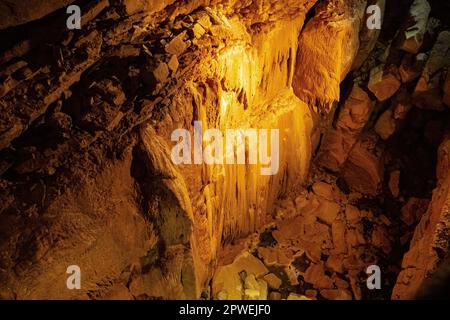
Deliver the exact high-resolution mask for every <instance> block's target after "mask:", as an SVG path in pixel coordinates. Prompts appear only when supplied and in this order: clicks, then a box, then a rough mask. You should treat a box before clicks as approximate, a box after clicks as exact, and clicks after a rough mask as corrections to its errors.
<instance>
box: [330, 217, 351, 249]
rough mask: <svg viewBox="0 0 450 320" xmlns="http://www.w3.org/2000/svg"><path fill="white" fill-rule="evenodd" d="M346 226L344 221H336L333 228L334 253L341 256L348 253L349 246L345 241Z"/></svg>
mask: <svg viewBox="0 0 450 320" xmlns="http://www.w3.org/2000/svg"><path fill="white" fill-rule="evenodd" d="M345 229H346V225H345V222H344V221H341V220H335V221H334V222H333V224H332V226H331V234H332V239H333V245H334V249H333V252H335V253H337V254H340V253H346V252H347V244H346V241H345Z"/></svg>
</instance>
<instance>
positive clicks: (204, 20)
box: [197, 13, 212, 30]
mask: <svg viewBox="0 0 450 320" xmlns="http://www.w3.org/2000/svg"><path fill="white" fill-rule="evenodd" d="M197 22H198V23H199V24H200V25H201V26H202V27H203V28H204V29H205V30H209V29H210V28H211V27H212V23H211V18H210V17H209V15H207V14H205V13H204V14H202V15H201V16H200V18H199V19H198V20H197Z"/></svg>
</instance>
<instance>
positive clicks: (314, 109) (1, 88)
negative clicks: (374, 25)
mask: <svg viewBox="0 0 450 320" xmlns="http://www.w3.org/2000/svg"><path fill="white" fill-rule="evenodd" d="M34 2H35V3H41V2H42V1H38V0H35V1H34ZM69 2H70V1H63V0H61V1H46V2H45V5H44V4H43V5H41V6H38V7H39V10H36V11H33V12H31V11H29V10H28V9H29V8H28V7H27V8H24V7H22V5H23V4H20V3H17V4H16V3H14V4H10V2H9V1H3V0H0V8H5V6H6V10H5V11H4V10H0V12H1V14H4V12H8V10H9V11H14V14H13V15H8V18H5V19H0V20H1V21H2V22H0V35H2V36H3V34H5V35H8V36H11V35H16V34H17V35H18V36H19V37H18V38H17V39H11V41H10V40H8V41H7V42H5V43H3V44H2V47H1V48H0V65H1V70H0V111H1V112H0V186H1V188H0V233H1V237H0V298H6V299H15V298H17V299H30V298H50V299H53V298H55V299H56V298H65V299H72V298H78V299H116V298H125V299H152V298H164V299H186V298H188V299H197V298H200V297H203V298H209V297H211V298H215V299H267V298H274V299H275V298H276V299H280V298H283V299H284V298H287V299H317V298H324V299H330V300H340V299H342V300H346V299H366V298H369V299H370V298H390V297H391V293H392V291H393V294H392V297H393V298H412V297H414V295H415V294H416V292H417V291H418V290H419V288H420V286H421V284H422V283H423V282H424V281H425V280H426V279H427V277H429V276H430V275H431V274H432V273H433V272H434V271H435V269H436V268H437V267H438V266H439V265H440V263H441V260H442V257H443V256H444V255H445V253H447V252H448V248H447V243H446V242H445V241H446V237H447V236H448V221H447V220H448V219H447V218H448V217H447V216H446V212H447V211H448V202H449V201H448V195H449V188H450V187H449V185H450V182H449V181H448V180H449V179H448V178H449V177H448V175H447V173H448V171H449V165H448V153H449V152H448V141H447V140H448V139H447V140H446V139H444V138H443V137H444V136H445V131H446V130H448V121H447V120H446V116H448V108H447V107H448V106H449V99H448V97H449V94H450V89H449V85H448V84H449V79H450V76H449V74H448V72H447V69H448V59H447V58H448V46H449V44H448V38H449V37H448V34H449V32H448V31H446V30H445V28H446V27H442V26H441V27H437V25H438V24H436V23H435V21H434V20H430V19H431V18H430V17H431V16H432V14H433V11H430V10H428V9H429V7H430V5H429V3H428V2H427V1H414V2H413V3H412V2H411V3H412V7H411V10H410V12H409V13H410V16H411V17H413V18H414V24H415V25H416V26H417V28H415V27H414V26H412V30H410V29H411V26H410V25H409V24H411V22H412V21H408V23H406V24H405V25H403V26H401V25H398V26H395V28H394V29H395V30H390V29H389V28H390V25H389V24H387V26H386V28H387V29H389V30H387V32H386V34H387V35H383V34H382V33H383V32H381V31H380V30H368V29H367V25H366V20H367V19H368V17H369V14H368V13H367V11H366V8H367V7H368V6H370V5H378V6H379V7H380V10H381V12H384V11H385V7H386V13H387V9H389V8H390V9H393V7H394V6H393V5H392V4H390V7H389V3H388V2H385V1H384V0H369V1H365V0H351V1H344V0H328V1H320V2H318V1H314V0H286V1H279V0H269V1H241V0H188V1H176V0H118V1H112V0H111V1H108V0H98V1H90V2H89V3H88V4H87V5H85V6H83V7H82V22H83V28H82V30H81V31H79V32H75V33H73V32H67V30H66V29H65V27H62V28H61V27H60V26H61V23H62V22H65V18H66V15H65V13H64V12H63V16H62V17H61V16H60V15H59V14H58V12H56V13H55V11H56V10H58V9H60V8H63V7H64V6H65V5H67V4H68V3H69ZM406 2H407V1H406ZM433 6H435V7H434V9H435V10H434V11H444V12H445V10H442V8H441V7H437V5H436V4H433V5H432V6H431V7H433ZM442 6H444V7H445V5H442ZM439 8H441V10H439ZM62 11H64V10H62ZM49 13H54V14H55V15H56V16H54V17H53V16H49V17H45V18H43V17H44V16H46V15H47V14H49ZM1 14H0V16H1ZM41 18H43V20H41V21H37V22H36V21H35V20H37V19H41ZM32 21H35V22H33V23H31V24H28V23H30V22H32ZM433 21H434V22H433ZM22 24H24V25H23V26H20V27H19V25H22ZM391 24H392V22H391ZM62 25H65V24H64V23H62ZM425 26H426V28H424V27H425ZM8 27H12V29H9V30H2V29H5V28H8ZM383 28H384V26H383ZM399 28H402V29H400V30H401V34H400V35H399V36H398V38H397V39H393V35H392V36H390V38H389V35H388V34H389V33H392V34H395V32H392V31H397V30H398V29H399ZM416 29H417V30H416ZM441 29H442V30H441ZM380 33H381V34H382V35H383V36H382V37H380ZM30 35H31V36H30ZM403 35H406V37H404V36H403ZM410 35H411V36H410ZM5 38H6V37H5ZM388 38H389V39H388ZM394 40H395V41H394ZM46 43H49V45H47V44H46ZM43 44H46V45H43ZM430 109H431V110H435V111H439V112H442V114H436V113H434V112H435V111H429V110H430ZM194 124H200V125H201V127H202V128H203V131H204V132H206V131H207V130H214V129H216V131H215V132H216V133H217V132H218V133H219V134H220V135H225V134H226V132H227V130H230V129H231V130H246V129H256V130H258V129H267V130H278V131H277V132H278V133H279V144H278V146H277V149H278V150H279V153H278V154H277V158H276V166H275V167H273V168H276V169H275V171H274V172H272V174H265V175H264V174H261V173H262V171H261V170H262V169H264V168H266V169H267V164H262V163H257V164H251V163H249V161H247V162H246V163H244V164H227V163H215V164H206V163H204V161H201V160H202V159H197V160H199V162H198V163H197V164H180V165H177V164H175V163H174V161H173V158H172V156H173V153H172V151H173V146H174V145H175V144H176V141H172V139H171V135H172V133H173V132H174V131H175V130H177V129H185V130H186V132H188V135H189V136H191V137H193V138H194V141H195V131H194V130H195V127H194ZM249 140H250V139H249ZM199 141H200V143H199V144H200V146H199V147H200V149H201V150H203V151H205V150H208V147H210V146H211V141H208V139H207V138H205V137H204V136H200V140H199ZM442 141H444V142H442ZM242 145H243V147H242V146H241V147H242V150H243V151H244V155H245V156H246V157H250V155H251V154H252V150H253V149H255V148H256V149H258V147H260V146H261V145H262V140H257V142H253V143H252V142H249V143H246V141H245V140H244V142H243V143H242ZM439 145H440V146H441V147H440V149H439V157H438V158H439V159H438V160H439V161H437V159H435V158H436V157H435V154H436V153H437V152H438V151H437V149H438V146H439ZM224 149H226V148H224ZM270 149H271V150H266V151H268V154H270V153H272V156H273V155H274V152H275V150H274V149H275V148H274V147H273V145H271V147H270ZM216 151H217V149H216ZM223 151H224V156H226V155H227V152H228V151H229V150H228V151H227V150H223ZM269 151H271V152H269ZM194 153H195V152H194ZM193 157H195V156H194V155H193ZM260 158H261V155H260V154H258V159H260ZM247 160H248V159H247ZM271 160H272V161H275V158H274V157H272V159H271ZM194 162H195V161H194ZM435 162H436V163H435ZM272 164H273V162H272ZM433 166H436V167H437V179H436V177H435V176H436V175H435V173H434V171H435V170H434V169H436V168H434V167H433ZM273 168H272V169H273ZM430 171H433V172H432V173H431V174H430ZM434 184H437V185H434ZM432 189H434V190H435V191H434V193H433V197H431V194H430V193H431V190H432ZM425 212H426V213H425ZM416 227H417V228H416ZM399 230H400V231H399ZM413 234H414V236H413ZM406 247H409V250H408V251H407V253H406V252H405V253H406V254H405V256H404V258H403V262H402V264H401V268H400V262H401V261H397V260H396V257H397V252H403V251H405V248H406ZM402 250H403V251H402ZM394 253H395V257H394ZM419 253H420V254H419ZM423 253H425V255H424V254H423ZM368 263H375V264H380V265H381V266H382V267H383V268H386V269H388V270H389V271H387V272H388V276H387V278H388V279H387V280H386V281H385V282H384V283H386V284H387V286H388V287H387V288H384V289H383V290H382V292H381V293H379V295H377V294H374V293H371V292H368V291H367V290H366V288H367V286H366V285H365V282H364V281H363V280H362V279H361V277H360V276H361V273H364V272H365V270H366V268H367V264H368ZM71 264H76V265H78V266H79V267H80V268H81V271H82V279H83V284H82V289H81V290H67V287H66V282H65V279H66V278H67V274H66V270H67V267H68V266H69V265H71ZM397 269H398V270H400V269H401V270H402V271H401V272H400V274H399V275H398V272H397V273H396V271H395V270H397ZM280 270H281V271H280ZM392 270H394V271H392ZM243 271H244V272H245V273H244V272H243ZM397 276H398V279H397ZM210 283H211V284H212V285H211V287H210ZM394 286H395V288H394ZM293 288H296V289H295V290H294V289H293ZM393 288H394V289H393Z"/></svg>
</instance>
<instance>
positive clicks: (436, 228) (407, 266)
mask: <svg viewBox="0 0 450 320" xmlns="http://www.w3.org/2000/svg"><path fill="white" fill-rule="evenodd" d="M449 141H450V139H449V138H448V137H447V138H446V139H445V140H444V142H443V143H442V144H441V147H440V149H439V160H438V162H440V163H446V164H445V166H446V168H447V170H446V171H444V172H442V171H441V172H439V170H438V172H439V174H438V179H439V181H438V185H437V188H436V189H435V190H434V192H433V198H432V200H431V203H430V205H429V207H428V210H427V212H426V214H425V215H424V216H423V217H422V218H421V220H420V223H419V225H418V226H417V228H416V230H415V232H414V236H413V239H412V241H411V246H410V249H409V251H408V252H407V253H406V254H405V256H404V257H403V261H402V271H401V272H400V274H399V276H398V279H397V283H396V285H395V287H394V290H393V293H392V298H393V299H413V298H414V297H415V295H416V294H417V293H418V291H419V289H420V286H421V285H422V283H423V281H424V280H425V279H426V278H427V277H428V275H429V273H431V272H433V270H436V268H437V267H438V266H439V264H440V263H441V261H442V256H440V254H439V252H448V250H449V247H448V235H449V234H450V219H449V215H448V209H449V207H450V191H449V190H450V174H449V173H450V172H449V170H448V159H449V157H448V154H449V150H450V142H449ZM438 168H439V164H438ZM441 173H442V174H441ZM407 221H409V219H408V220H407Z"/></svg>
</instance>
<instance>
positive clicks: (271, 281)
mask: <svg viewBox="0 0 450 320" xmlns="http://www.w3.org/2000/svg"><path fill="white" fill-rule="evenodd" d="M263 279H264V281H266V282H267V285H268V286H269V288H270V289H274V290H278V289H279V288H280V286H281V283H282V282H281V279H280V278H278V277H277V276H276V275H274V274H273V273H269V274H267V275H265V276H264V278H263Z"/></svg>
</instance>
